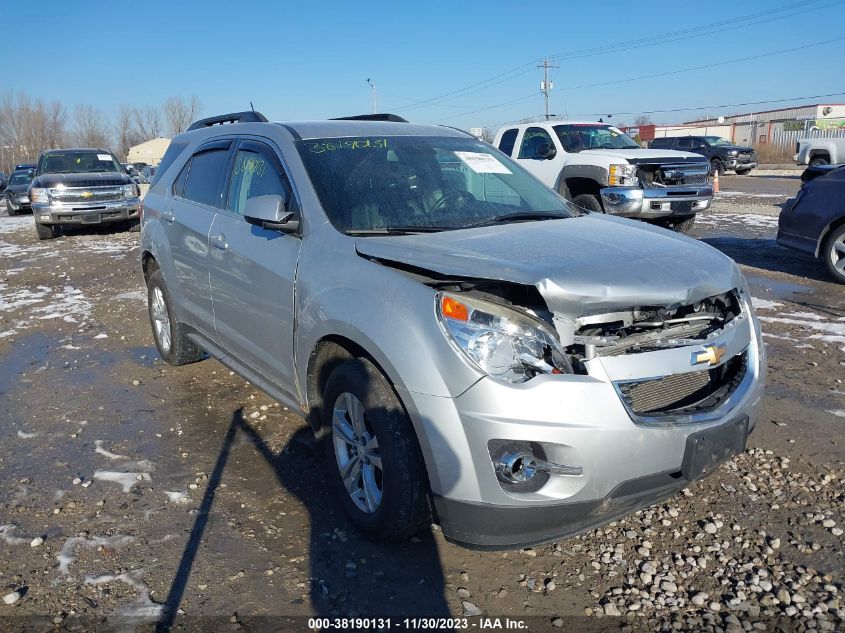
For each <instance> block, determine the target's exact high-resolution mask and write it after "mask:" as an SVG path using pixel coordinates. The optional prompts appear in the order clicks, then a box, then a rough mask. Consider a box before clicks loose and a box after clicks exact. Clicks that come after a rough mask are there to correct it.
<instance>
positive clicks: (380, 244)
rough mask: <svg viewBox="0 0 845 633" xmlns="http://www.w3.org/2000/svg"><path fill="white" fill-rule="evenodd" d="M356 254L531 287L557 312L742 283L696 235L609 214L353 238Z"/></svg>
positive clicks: (691, 295)
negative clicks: (438, 231) (684, 234)
mask: <svg viewBox="0 0 845 633" xmlns="http://www.w3.org/2000/svg"><path fill="white" fill-rule="evenodd" d="M355 247H356V250H357V251H358V253H359V254H360V255H362V256H364V257H367V258H370V259H375V260H381V261H384V262H396V263H400V264H405V265H408V266H412V267H414V268H418V269H423V270H428V271H432V272H434V273H438V274H440V275H444V276H447V277H457V278H474V279H487V280H495V281H508V282H513V283H517V284H522V285H531V286H535V287H536V288H537V289H538V290H539V292H540V294H541V295H542V296H543V298H544V299H545V301H546V304H547V305H548V307H549V309H550V310H552V311H553V312H554V313H555V314H557V315H559V316H565V317H568V318H577V317H579V316H582V315H585V314H594V313H599V312H603V311H608V310H613V309H618V308H630V307H634V306H644V305H658V306H669V305H673V304H687V303H693V302H695V301H698V300H700V299H703V298H705V297H709V296H713V295H717V294H720V293H723V292H727V291H729V290H731V289H733V288H737V287H739V285H740V273H739V269H738V268H737V266H736V264H734V262H733V260H731V259H730V258H729V257H727V256H726V255H723V254H722V253H720V252H719V251H717V250H716V249H714V248H712V247H710V246H708V245H706V244H704V243H702V242H699V241H697V240H694V239H691V238H688V237H684V236H681V235H677V234H675V233H672V232H671V231H668V230H665V229H660V228H657V227H654V226H649V225H647V224H644V223H640V222H636V221H633V220H625V219H622V218H614V217H610V216H604V215H598V214H589V215H584V216H580V217H575V218H570V219H564V220H546V221H542V222H521V223H516V224H510V225H502V226H493V227H482V228H476V229H466V230H458V231H443V232H441V233H426V234H420V235H397V236H389V237H388V236H385V237H366V238H359V239H358V240H357V241H356V242H355Z"/></svg>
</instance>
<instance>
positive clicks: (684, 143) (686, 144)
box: [677, 138, 697, 149]
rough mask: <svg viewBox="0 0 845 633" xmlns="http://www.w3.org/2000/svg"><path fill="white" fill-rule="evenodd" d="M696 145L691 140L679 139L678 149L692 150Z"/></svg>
mask: <svg viewBox="0 0 845 633" xmlns="http://www.w3.org/2000/svg"><path fill="white" fill-rule="evenodd" d="M696 145H697V143H696V141H695V140H693V139H691V138H679V139H678V145H677V147H678V149H690V148H692V147H695V146H696Z"/></svg>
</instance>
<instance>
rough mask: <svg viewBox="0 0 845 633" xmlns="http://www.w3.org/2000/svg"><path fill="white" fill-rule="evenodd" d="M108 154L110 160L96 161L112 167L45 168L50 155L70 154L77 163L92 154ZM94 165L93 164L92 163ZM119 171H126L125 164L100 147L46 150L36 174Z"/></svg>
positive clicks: (119, 172)
mask: <svg viewBox="0 0 845 633" xmlns="http://www.w3.org/2000/svg"><path fill="white" fill-rule="evenodd" d="M106 154H108V156H109V158H110V160H109V161H105V160H99V159H98V160H97V161H96V163H97V165H98V166H99V165H100V164H101V165H102V166H106V165H109V166H110V167H111V168H110V169H70V170H64V169H63V170H59V171H48V170H47V169H46V168H45V165H46V163H47V160H48V159H49V158H50V157H55V156H70V157H72V158H71V160H73V159H74V158H75V160H76V162H77V164H79V161H80V160H81V158H83V157H88V156H91V155H94V156H98V155H102V156H105V155H106ZM92 167H93V165H92ZM113 172H114V173H118V174H125V173H126V171H125V170H124V169H123V166H122V165H121V164H120V161H118V160H117V158H115V156H114V154H112V153H111V152H110V151H108V150H98V149H68V150H50V151H47V152H44V153H43V154H42V155H41V158H40V159H39V161H38V169H37V170H36V175H41V174H101V173H113Z"/></svg>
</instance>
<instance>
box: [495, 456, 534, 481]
mask: <svg viewBox="0 0 845 633" xmlns="http://www.w3.org/2000/svg"><path fill="white" fill-rule="evenodd" d="M494 465H495V467H496V475H498V477H499V479H501V480H502V481H506V482H508V483H512V484H521V483H524V482H526V481H530V480H531V479H533V477H534V475H536V474H537V460H536V459H534V456H533V455H529V454H528V453H511V452H507V453H505V454H504V455H502V456H501V457H499V459H498V460H497V461H496V462H495V464H494Z"/></svg>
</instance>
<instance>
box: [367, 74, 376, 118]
mask: <svg viewBox="0 0 845 633" xmlns="http://www.w3.org/2000/svg"><path fill="white" fill-rule="evenodd" d="M367 84H368V85H369V86H370V88H372V93H373V114H376V113H377V112H378V107H377V106H376V83H375V82H374V81H373V80H371V79H370V78H369V77H367Z"/></svg>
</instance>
